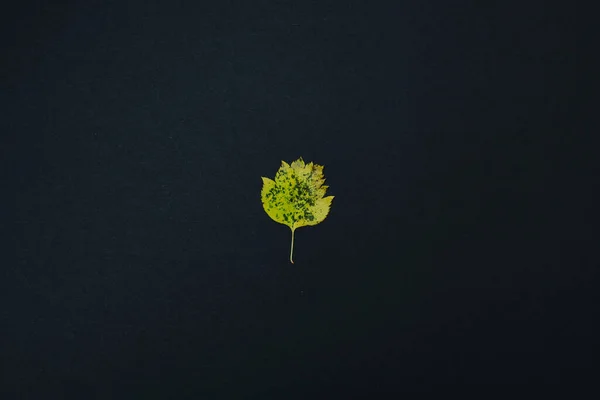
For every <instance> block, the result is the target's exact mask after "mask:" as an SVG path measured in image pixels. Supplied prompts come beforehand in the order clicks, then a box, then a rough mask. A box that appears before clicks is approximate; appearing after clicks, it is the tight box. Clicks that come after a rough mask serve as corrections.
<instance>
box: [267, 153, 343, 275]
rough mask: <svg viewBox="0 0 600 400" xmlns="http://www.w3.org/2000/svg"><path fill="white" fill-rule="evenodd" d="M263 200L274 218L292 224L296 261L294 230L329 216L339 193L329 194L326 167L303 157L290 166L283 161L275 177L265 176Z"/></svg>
mask: <svg viewBox="0 0 600 400" xmlns="http://www.w3.org/2000/svg"><path fill="white" fill-rule="evenodd" d="M262 181H263V187H262V191H261V194H260V195H261V200H262V204H263V208H264V209H265V212H266V213H267V215H268V216H269V217H271V219H273V221H275V222H279V223H280V224H284V225H287V226H289V227H290V229H291V230H292V246H291V248H290V262H291V263H292V264H293V263H294V260H293V259H292V255H293V253H294V231H295V230H296V229H298V228H300V227H302V226H309V225H317V224H318V223H320V222H321V221H323V220H324V219H325V217H327V214H328V213H329V208H330V207H331V201H332V200H333V198H334V197H335V196H327V197H323V196H325V191H326V190H327V188H328V187H329V186H326V185H323V183H324V182H325V177H324V176H323V166H322V165H317V164H313V163H312V162H311V163H308V164H305V163H304V160H302V157H300V158H299V159H297V160H296V161H294V162H292V165H289V164H288V163H286V162H285V161H282V162H281V167H280V168H279V170H278V171H277V173H276V174H275V180H272V179H269V178H265V177H262Z"/></svg>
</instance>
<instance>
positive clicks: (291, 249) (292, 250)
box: [290, 228, 295, 264]
mask: <svg viewBox="0 0 600 400" xmlns="http://www.w3.org/2000/svg"><path fill="white" fill-rule="evenodd" d="M294 231H295V229H294V228H292V247H291V248H290V262H291V263H292V264H293V263H294V260H292V254H293V253H294Z"/></svg>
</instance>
